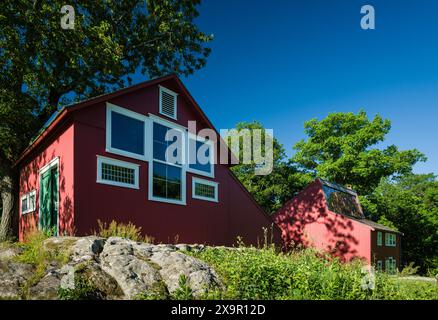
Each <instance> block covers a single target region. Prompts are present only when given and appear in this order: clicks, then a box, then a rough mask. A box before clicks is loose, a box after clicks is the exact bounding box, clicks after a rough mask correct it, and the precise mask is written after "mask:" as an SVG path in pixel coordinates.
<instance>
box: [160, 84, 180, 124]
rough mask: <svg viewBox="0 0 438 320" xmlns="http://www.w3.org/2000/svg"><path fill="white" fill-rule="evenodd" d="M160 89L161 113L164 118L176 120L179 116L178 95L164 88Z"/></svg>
mask: <svg viewBox="0 0 438 320" xmlns="http://www.w3.org/2000/svg"><path fill="white" fill-rule="evenodd" d="M158 87H159V112H160V114H162V115H163V116H166V117H169V118H171V119H174V120H176V119H177V114H178V108H177V99H178V94H177V93H176V92H173V91H172V90H169V89H167V88H165V87H163V86H158Z"/></svg>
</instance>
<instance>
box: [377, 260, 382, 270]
mask: <svg viewBox="0 0 438 320" xmlns="http://www.w3.org/2000/svg"><path fill="white" fill-rule="evenodd" d="M382 269H383V263H382V260H377V271H382Z"/></svg>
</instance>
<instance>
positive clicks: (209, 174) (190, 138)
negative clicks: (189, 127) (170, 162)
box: [186, 132, 216, 178]
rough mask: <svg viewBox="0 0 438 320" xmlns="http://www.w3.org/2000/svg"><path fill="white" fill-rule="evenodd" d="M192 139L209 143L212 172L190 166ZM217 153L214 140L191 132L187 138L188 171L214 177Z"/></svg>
mask: <svg viewBox="0 0 438 320" xmlns="http://www.w3.org/2000/svg"><path fill="white" fill-rule="evenodd" d="M190 140H196V141H200V142H203V143H205V144H207V145H208V146H209V147H210V172H205V171H202V170H197V169H193V168H190V163H189V160H190V159H189V155H190V150H189V148H190ZM215 154H216V150H215V144H214V142H213V141H211V140H207V139H205V138H203V137H200V136H198V135H195V134H193V133H191V132H189V134H188V140H187V159H186V162H187V172H190V173H195V174H198V175H200V176H205V177H209V178H214V160H215Z"/></svg>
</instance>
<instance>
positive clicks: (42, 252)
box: [15, 230, 69, 297]
mask: <svg viewBox="0 0 438 320" xmlns="http://www.w3.org/2000/svg"><path fill="white" fill-rule="evenodd" d="M49 237H50V234H48V233H44V232H41V231H38V230H33V231H31V232H29V233H28V234H27V235H26V236H25V238H24V242H22V243H17V244H16V245H17V246H19V247H20V248H22V252H21V253H20V254H19V255H18V256H16V257H15V260H16V261H17V262H21V263H27V264H30V265H32V266H34V267H35V271H34V274H33V276H32V277H31V278H30V279H29V280H28V281H27V282H26V284H25V285H24V287H23V288H22V291H23V295H24V296H25V297H26V296H27V294H28V289H29V288H30V287H31V286H33V285H35V284H36V283H38V281H39V280H40V279H41V278H42V277H43V276H44V275H45V274H46V271H47V268H48V266H49V265H50V264H53V263H55V264H56V265H57V266H58V267H60V266H62V265H64V264H65V263H67V262H68V257H69V253H68V252H66V251H63V250H61V249H59V248H47V247H45V246H44V240H46V239H47V238H49Z"/></svg>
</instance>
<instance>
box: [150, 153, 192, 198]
mask: <svg viewBox="0 0 438 320" xmlns="http://www.w3.org/2000/svg"><path fill="white" fill-rule="evenodd" d="M154 162H157V163H162V164H165V165H168V166H173V167H177V168H179V169H181V200H174V199H167V198H161V197H156V196H154V195H153V179H154V167H153V165H154ZM148 176H149V188H148V189H149V190H148V200H150V201H158V202H166V203H171V204H179V205H183V206H184V205H186V191H187V190H186V189H187V185H186V172H185V170H184V167H181V166H178V165H174V164H171V163H167V162H165V161H161V160H151V161H150V162H149V172H148Z"/></svg>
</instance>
